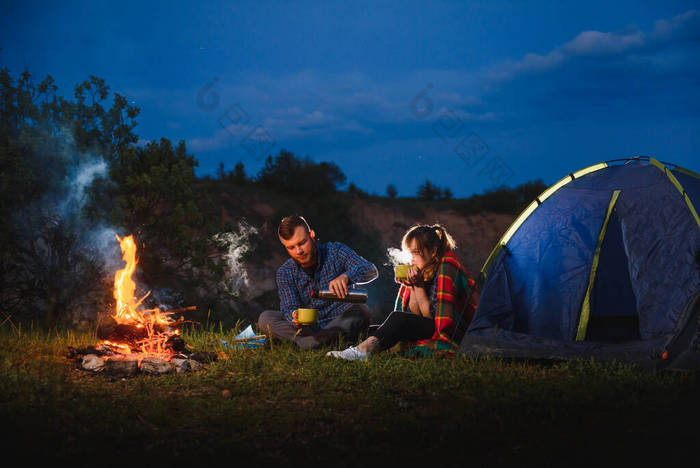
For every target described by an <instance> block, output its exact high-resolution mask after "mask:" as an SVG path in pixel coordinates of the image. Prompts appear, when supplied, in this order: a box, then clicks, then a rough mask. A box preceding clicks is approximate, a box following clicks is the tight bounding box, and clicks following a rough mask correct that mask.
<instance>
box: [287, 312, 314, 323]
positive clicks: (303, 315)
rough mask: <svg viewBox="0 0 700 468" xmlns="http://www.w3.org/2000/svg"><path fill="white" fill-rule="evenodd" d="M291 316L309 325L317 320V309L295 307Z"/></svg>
mask: <svg viewBox="0 0 700 468" xmlns="http://www.w3.org/2000/svg"><path fill="white" fill-rule="evenodd" d="M292 318H294V320H296V321H297V322H298V323H300V324H302V325H311V324H312V323H316V321H317V320H318V309H296V310H295V311H294V312H292Z"/></svg>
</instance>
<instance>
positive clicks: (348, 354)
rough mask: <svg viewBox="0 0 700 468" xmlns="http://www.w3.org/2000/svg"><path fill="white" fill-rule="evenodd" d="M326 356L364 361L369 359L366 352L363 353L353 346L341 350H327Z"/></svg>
mask: <svg viewBox="0 0 700 468" xmlns="http://www.w3.org/2000/svg"><path fill="white" fill-rule="evenodd" d="M326 356H333V357H336V358H340V359H345V360H346V361H366V360H367V359H369V354H368V353H363V352H362V351H360V350H359V349H357V348H356V347H354V346H350V347H349V348H348V349H345V350H343V351H328V352H327V353H326Z"/></svg>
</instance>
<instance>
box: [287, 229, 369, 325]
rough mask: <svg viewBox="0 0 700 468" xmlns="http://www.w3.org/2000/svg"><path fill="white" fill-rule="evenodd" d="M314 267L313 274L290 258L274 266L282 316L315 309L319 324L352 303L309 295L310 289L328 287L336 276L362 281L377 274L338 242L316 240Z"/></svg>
mask: <svg viewBox="0 0 700 468" xmlns="http://www.w3.org/2000/svg"><path fill="white" fill-rule="evenodd" d="M316 252H317V255H316V270H315V272H314V275H313V277H312V276H310V275H309V274H308V273H306V272H305V271H304V270H303V269H302V267H301V266H300V265H299V264H298V263H297V262H296V261H294V259H292V258H290V259H288V260H287V261H286V262H284V263H283V264H282V266H281V267H280V268H279V269H278V270H277V291H278V292H279V296H280V309H281V311H282V314H283V315H284V317H285V318H286V319H287V320H289V321H290V322H291V321H292V312H293V311H294V309H299V308H313V309H318V324H319V325H320V326H322V327H324V326H326V325H327V324H328V322H330V321H331V320H333V319H334V318H336V317H337V316H338V315H340V314H342V313H343V312H345V311H346V310H347V309H349V308H350V307H352V304H350V303H348V302H341V301H326V300H322V299H312V298H311V291H312V290H316V291H318V290H319V289H323V288H327V287H328V284H329V283H330V282H331V281H332V280H334V279H336V278H337V277H338V276H340V275H342V274H343V273H345V274H346V275H348V287H350V283H353V284H364V283H369V282H370V281H372V280H374V279H375V278H377V276H378V275H379V273H378V272H377V267H375V266H374V265H373V264H372V263H370V262H368V261H367V260H365V259H364V258H362V257H361V256H359V255H358V254H356V253H355V252H354V251H353V250H352V249H350V248H349V247H348V246H346V245H344V244H341V243H340V242H327V243H325V244H320V243H316Z"/></svg>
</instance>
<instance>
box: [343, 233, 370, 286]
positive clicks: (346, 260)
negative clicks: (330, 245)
mask: <svg viewBox="0 0 700 468" xmlns="http://www.w3.org/2000/svg"><path fill="white" fill-rule="evenodd" d="M337 244H338V250H337V255H338V257H339V260H340V261H341V262H342V264H343V265H344V267H345V274H346V275H347V277H348V280H349V281H350V282H351V283H353V284H366V283H369V282H371V281H374V280H375V279H377V277H378V276H379V272H378V271H377V267H376V266H374V264H373V263H371V262H368V261H367V260H365V259H364V258H363V257H361V256H360V255H358V254H357V253H355V251H354V250H352V249H351V248H350V247H348V246H347V245H345V244H342V243H340V242H338V243H337Z"/></svg>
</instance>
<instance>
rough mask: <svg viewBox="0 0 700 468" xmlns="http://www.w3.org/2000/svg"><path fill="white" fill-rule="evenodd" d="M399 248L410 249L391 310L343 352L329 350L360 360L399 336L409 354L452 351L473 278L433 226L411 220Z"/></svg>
mask: <svg viewBox="0 0 700 468" xmlns="http://www.w3.org/2000/svg"><path fill="white" fill-rule="evenodd" d="M401 245H402V247H403V248H404V249H405V250H407V251H409V252H410V254H411V265H410V266H409V267H408V268H407V271H406V276H405V277H403V275H402V272H401V271H400V269H399V268H397V269H396V278H395V281H396V282H397V283H398V284H400V285H401V286H400V287H399V292H398V295H397V298H396V304H395V306H394V309H395V310H394V311H393V312H392V313H391V314H389V316H388V317H387V318H386V320H384V322H383V323H382V324H381V325H380V326H379V327H378V328H376V329H374V330H373V331H372V332H371V333H370V336H369V338H367V339H366V340H365V341H363V342H362V343H360V344H359V345H357V346H350V347H349V348H347V349H345V350H343V351H329V352H328V353H326V355H327V356H333V357H337V358H341V359H346V360H350V361H355V360H366V359H368V357H369V356H370V354H373V353H377V352H380V351H383V350H385V349H388V348H391V347H392V346H394V345H395V344H397V343H398V342H400V341H408V342H412V345H413V346H412V347H411V349H410V350H409V355H417V354H432V353H434V352H435V351H442V352H445V351H446V352H448V353H453V352H454V351H455V349H456V348H457V347H458V343H459V341H460V340H461V339H462V336H464V333H465V331H466V329H467V327H468V326H469V323H470V322H471V319H472V317H473V316H474V311H475V310H476V294H475V283H474V280H472V278H471V276H470V275H469V273H468V272H467V271H466V270H465V269H464V268H463V267H462V265H461V264H460V263H459V260H458V259H457V257H456V256H455V254H454V253H453V250H454V249H455V248H456V244H455V241H454V239H453V238H452V236H451V235H450V234H449V233H448V232H447V230H446V229H445V228H444V227H443V226H441V225H439V224H434V225H432V226H431V225H416V226H413V227H412V228H411V229H409V230H408V231H407V232H406V234H404V236H403V239H402V241H401Z"/></svg>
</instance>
